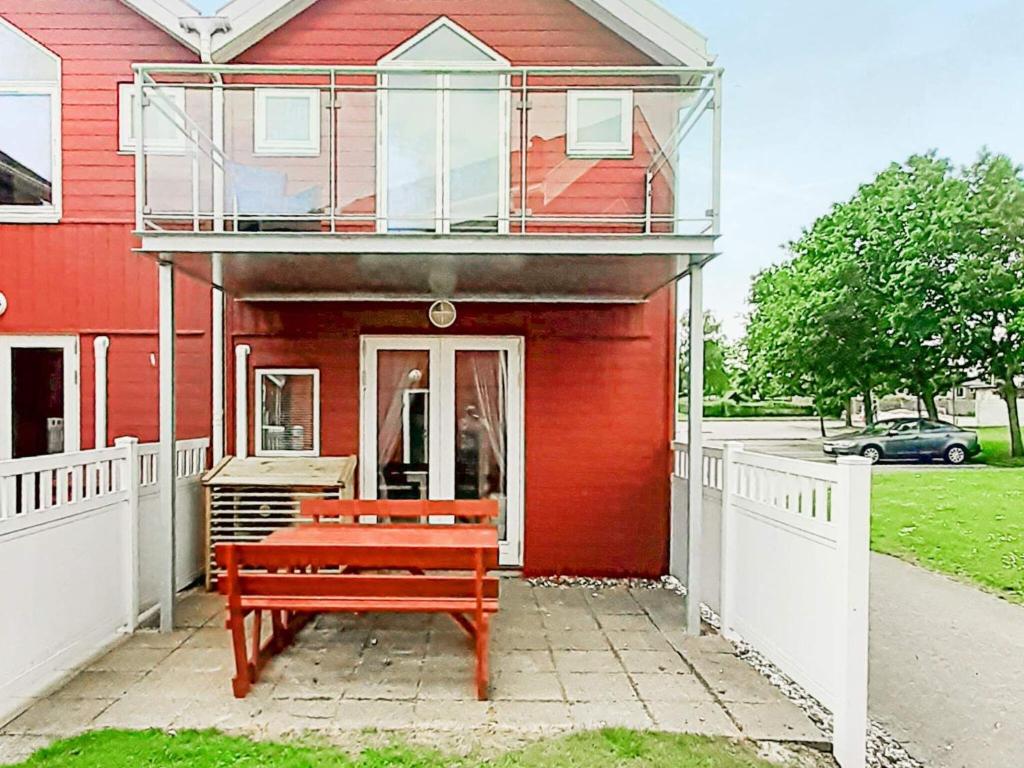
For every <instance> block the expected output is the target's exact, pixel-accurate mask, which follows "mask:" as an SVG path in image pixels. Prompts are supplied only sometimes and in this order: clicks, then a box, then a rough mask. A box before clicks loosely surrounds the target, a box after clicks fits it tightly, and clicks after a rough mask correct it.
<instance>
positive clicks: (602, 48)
mask: <svg viewBox="0 0 1024 768" xmlns="http://www.w3.org/2000/svg"><path fill="white" fill-rule="evenodd" d="M439 16H447V17H448V18H450V19H451V20H452V21H454V22H455V23H456V24H459V25H460V26H462V27H464V28H465V29H467V30H468V31H469V32H471V33H472V34H473V35H475V36H476V37H478V38H480V39H481V40H483V41H484V42H485V43H487V44H488V45H489V46H491V47H492V48H494V49H495V50H496V51H498V53H500V54H501V55H503V56H504V57H505V58H507V59H509V61H511V62H512V63H513V64H519V65H524V64H552V65H558V64H607V65H612V64H636V65H643V64H652V63H653V62H652V60H651V59H650V58H648V57H647V56H646V55H645V54H643V53H641V52H640V51H639V50H637V49H636V48H634V47H633V46H632V45H630V44H629V43H627V42H626V41H625V40H623V39H622V38H621V37H619V36H618V35H616V34H615V33H614V32H612V31H611V30H609V29H608V28H607V27H605V26H603V25H602V24H601V23H600V22H598V21H596V20H595V19H594V18H593V17H591V16H589V15H588V14H586V13H584V12H583V11H581V10H580V9H579V8H577V7H576V6H575V5H573V4H572V3H570V2H568V0H319V2H317V3H315V4H314V5H313V6H311V7H310V8H309V9H307V10H306V11H304V12H303V13H301V14H299V15H298V16H296V17H295V18H294V19H292V20H291V21H290V22H289V23H288V24H286V25H284V26H283V27H281V28H280V29H278V30H276V31H274V32H272V33H270V34H269V35H268V36H267V37H265V38H264V39H263V40H261V41H260V42H258V43H257V44H256V45H254V46H253V47H252V48H250V49H249V50H247V51H245V52H243V53H242V54H241V55H240V56H238V57H237V59H236V61H237V62H239V63H242V62H245V63H252V64H270V63H275V64H277V63H295V64H300V63H301V64H311V63H316V64H373V63H375V62H376V61H377V60H378V59H379V58H380V57H381V56H383V55H384V54H386V53H387V52H388V51H390V50H391V49H392V48H395V47H396V46H398V45H399V44H400V43H402V42H404V41H405V40H407V39H408V38H410V37H412V36H413V35H414V34H416V33H417V32H419V31H420V30H421V29H423V28H424V27H425V26H427V25H428V24H430V23H431V22H432V21H434V20H435V19H437V18H438V17H439Z"/></svg>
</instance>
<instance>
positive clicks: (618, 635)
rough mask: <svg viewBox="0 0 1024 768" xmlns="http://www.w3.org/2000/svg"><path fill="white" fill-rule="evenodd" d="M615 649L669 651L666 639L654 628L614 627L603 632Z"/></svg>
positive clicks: (669, 646)
mask: <svg viewBox="0 0 1024 768" xmlns="http://www.w3.org/2000/svg"><path fill="white" fill-rule="evenodd" d="M605 635H606V636H607V638H608V642H609V643H611V646H612V648H614V649H615V650H616V651H671V650H673V649H672V646H671V645H670V644H669V642H668V640H666V639H665V637H664V636H663V635H662V634H661V633H660V632H658V631H656V630H653V629H652V630H648V631H643V630H635V629H615V630H608V631H606V632H605Z"/></svg>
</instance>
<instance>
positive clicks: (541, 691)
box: [491, 672, 565, 701]
mask: <svg viewBox="0 0 1024 768" xmlns="http://www.w3.org/2000/svg"><path fill="white" fill-rule="evenodd" d="M491 698H492V699H494V700H495V701H498V700H505V701H510V700H513V701H564V700H565V697H564V696H563V694H562V685H561V683H560V682H559V680H558V675H556V674H555V673H554V672H500V673H498V674H494V675H491Z"/></svg>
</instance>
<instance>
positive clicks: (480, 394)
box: [471, 352, 508, 485]
mask: <svg viewBox="0 0 1024 768" xmlns="http://www.w3.org/2000/svg"><path fill="white" fill-rule="evenodd" d="M471 359H472V366H471V368H472V371H473V385H474V387H475V388H476V401H477V405H478V406H479V408H480V417H481V421H482V422H483V427H484V433H485V434H486V435H487V443H488V445H489V446H490V448H491V452H492V453H493V454H494V458H495V460H496V461H497V462H498V468H499V469H500V470H501V479H502V485H504V484H505V439H506V437H505V414H506V413H507V411H506V410H505V405H506V403H505V396H506V395H505V393H506V385H505V382H506V381H507V380H508V361H507V360H506V359H505V353H504V352H498V353H497V354H490V353H474V354H473V356H472V358H471Z"/></svg>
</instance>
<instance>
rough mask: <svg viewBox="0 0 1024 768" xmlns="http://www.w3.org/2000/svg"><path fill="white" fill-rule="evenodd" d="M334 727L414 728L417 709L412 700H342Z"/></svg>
mask: <svg viewBox="0 0 1024 768" xmlns="http://www.w3.org/2000/svg"><path fill="white" fill-rule="evenodd" d="M334 727H335V728H338V729H341V730H363V729H364V728H378V729H381V730H393V729H402V728H413V727H416V711H415V708H414V705H413V702H411V701H342V702H341V703H340V704H339V705H338V712H337V715H336V716H335V720H334Z"/></svg>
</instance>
